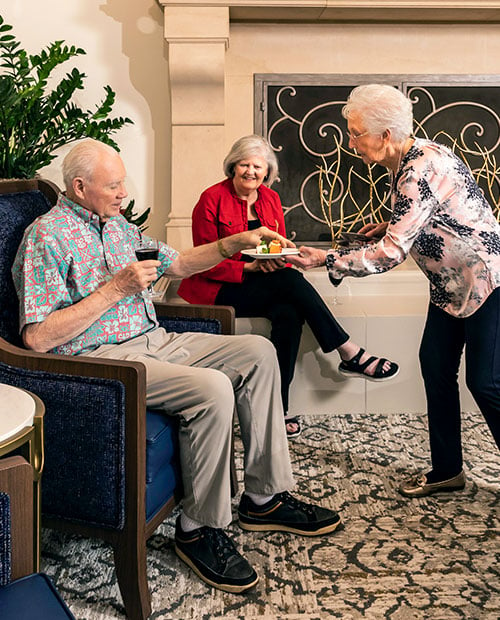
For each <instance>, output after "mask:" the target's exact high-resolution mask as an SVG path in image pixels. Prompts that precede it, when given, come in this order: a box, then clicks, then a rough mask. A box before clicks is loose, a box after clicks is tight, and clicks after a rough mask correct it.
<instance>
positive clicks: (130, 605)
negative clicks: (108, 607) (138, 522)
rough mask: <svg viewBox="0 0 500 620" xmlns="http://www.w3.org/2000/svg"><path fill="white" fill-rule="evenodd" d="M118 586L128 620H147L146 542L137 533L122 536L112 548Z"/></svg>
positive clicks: (148, 601) (148, 609) (149, 599)
mask: <svg viewBox="0 0 500 620" xmlns="http://www.w3.org/2000/svg"><path fill="white" fill-rule="evenodd" d="M114 557H115V570H116V576H117V579H118V585H119V587H120V592H121V595H122V599H123V604H124V606H125V613H126V616H127V618H128V619H129V620H147V618H148V617H149V615H150V614H151V597H150V593H149V588H148V579H147V574H146V541H145V540H144V537H143V538H142V539H141V537H140V536H138V535H137V533H132V534H129V535H128V536H124V537H123V539H122V540H121V541H119V542H118V544H117V545H115V547H114Z"/></svg>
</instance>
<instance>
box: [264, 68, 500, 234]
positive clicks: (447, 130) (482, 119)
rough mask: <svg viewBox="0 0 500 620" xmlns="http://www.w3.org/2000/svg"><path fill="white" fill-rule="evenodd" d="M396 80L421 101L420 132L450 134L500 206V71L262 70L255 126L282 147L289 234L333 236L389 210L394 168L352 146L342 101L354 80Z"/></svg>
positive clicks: (438, 136) (279, 185) (417, 106)
mask: <svg viewBox="0 0 500 620" xmlns="http://www.w3.org/2000/svg"><path fill="white" fill-rule="evenodd" d="M375 82H377V83H384V84H392V85H393V86H395V87H397V88H400V89H401V90H402V91H403V92H404V93H405V94H406V95H408V96H409V97H410V98H411V100H412V102H413V111H414V117H415V128H414V133H415V135H416V136H420V137H426V138H430V139H434V140H437V141H439V142H442V143H444V144H446V145H448V146H450V147H451V148H453V149H454V150H455V152H456V153H457V155H459V156H460V157H462V159H463V160H464V161H465V162H466V163H467V165H468V166H469V167H470V168H471V170H472V172H473V174H474V176H475V178H476V180H477V181H478V183H479V185H480V187H481V188H482V190H483V191H484V193H485V195H486V197H487V199H488V201H489V202H490V204H491V206H492V208H493V210H494V211H495V213H496V214H497V217H499V205H500V163H498V162H499V161H500V116H499V115H500V76H499V75H475V76H470V75H461V76H458V75H441V76H428V75H275V74H272V75H270V74H260V75H255V104H256V105H255V110H256V111H255V131H256V133H259V134H261V135H263V136H265V137H267V139H268V140H269V142H270V144H271V146H272V147H273V149H274V150H275V151H276V155H277V157H278V161H279V168H280V176H279V179H278V181H276V183H275V184H274V186H273V189H275V190H276V191H277V192H278V193H279V195H280V197H281V201H282V204H283V210H284V213H285V222H286V226H287V233H288V235H289V237H291V238H293V239H294V240H295V241H297V242H304V243H305V242H307V243H325V242H327V243H330V242H331V240H332V235H333V234H337V233H338V232H340V231H341V230H342V231H356V230H358V229H359V228H360V227H361V226H362V225H363V224H364V223H366V222H370V221H382V220H384V219H388V217H389V213H390V211H389V208H388V204H389V193H388V192H389V174H388V172H387V170H386V169H385V168H382V167H381V166H377V165H375V166H370V167H368V166H366V165H365V164H363V162H362V161H361V159H360V158H359V157H357V156H356V155H355V153H353V152H352V151H350V150H349V147H348V141H349V140H348V137H347V126H346V121H345V119H344V118H343V117H342V115H341V110H342V106H343V105H344V104H345V102H346V99H347V96H348V95H349V93H350V91H351V90H352V88H353V87H354V86H357V85H359V84H366V83H375Z"/></svg>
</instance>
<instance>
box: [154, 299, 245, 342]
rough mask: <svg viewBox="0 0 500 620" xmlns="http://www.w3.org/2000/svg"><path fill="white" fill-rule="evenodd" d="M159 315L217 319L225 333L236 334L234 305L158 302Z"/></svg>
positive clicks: (156, 305)
mask: <svg viewBox="0 0 500 620" xmlns="http://www.w3.org/2000/svg"><path fill="white" fill-rule="evenodd" d="M155 309H156V312H157V314H158V316H166V317H168V316H172V317H185V318H195V319H217V320H218V321H220V324H221V330H222V333H223V334H234V308H233V307H232V306H210V305H208V304H187V303H182V302H179V303H176V302H172V301H169V302H157V303H155Z"/></svg>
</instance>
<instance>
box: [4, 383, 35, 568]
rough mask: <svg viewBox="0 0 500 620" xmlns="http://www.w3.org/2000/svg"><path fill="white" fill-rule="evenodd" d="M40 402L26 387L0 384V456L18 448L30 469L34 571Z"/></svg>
mask: <svg viewBox="0 0 500 620" xmlns="http://www.w3.org/2000/svg"><path fill="white" fill-rule="evenodd" d="M44 413H45V406H44V404H43V402H42V401H41V400H40V398H38V396H35V394H32V393H31V392H28V391H27V390H23V389H21V388H17V387H14V386H12V385H7V384H5V383H0V458H1V457H3V456H5V455H7V454H9V453H11V452H13V451H14V450H18V449H19V451H20V452H21V453H22V455H23V456H24V457H25V458H26V460H27V461H28V462H29V463H30V465H31V467H32V468H33V510H34V515H33V517H34V532H33V570H34V572H38V571H39V570H40V533H41V476H42V470H43V461H44V452H43V416H44Z"/></svg>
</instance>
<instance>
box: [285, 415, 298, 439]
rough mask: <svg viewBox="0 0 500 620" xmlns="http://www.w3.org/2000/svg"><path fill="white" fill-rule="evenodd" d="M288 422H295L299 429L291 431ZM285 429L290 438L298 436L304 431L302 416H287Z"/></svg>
mask: <svg viewBox="0 0 500 620" xmlns="http://www.w3.org/2000/svg"><path fill="white" fill-rule="evenodd" d="M288 424H295V425H296V426H297V430H296V431H289V430H288V427H287V425H288ZM285 429H286V436H287V437H288V439H293V438H294V437H298V436H299V435H300V434H301V433H302V424H301V423H300V418H299V417H298V416H285Z"/></svg>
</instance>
